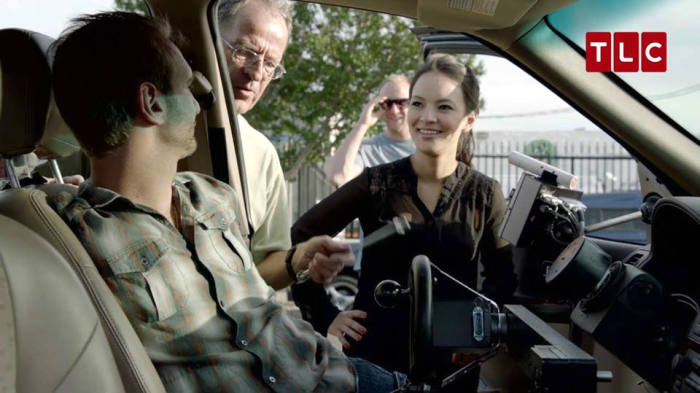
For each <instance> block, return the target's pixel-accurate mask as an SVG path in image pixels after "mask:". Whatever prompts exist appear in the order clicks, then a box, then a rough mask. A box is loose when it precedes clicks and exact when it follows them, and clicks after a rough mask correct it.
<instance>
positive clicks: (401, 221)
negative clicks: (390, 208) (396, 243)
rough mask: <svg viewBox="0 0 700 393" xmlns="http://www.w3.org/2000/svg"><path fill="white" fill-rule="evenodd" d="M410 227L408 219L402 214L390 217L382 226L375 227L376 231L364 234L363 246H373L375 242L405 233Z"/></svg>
mask: <svg viewBox="0 0 700 393" xmlns="http://www.w3.org/2000/svg"><path fill="white" fill-rule="evenodd" d="M410 229H411V224H409V223H408V219H406V217H404V216H396V217H394V218H392V219H391V221H389V222H388V223H386V224H384V225H383V226H382V227H380V228H379V229H377V230H376V231H374V232H372V233H370V234H369V235H367V236H365V240H364V242H363V244H364V245H363V247H364V248H369V247H372V246H374V245H375V244H377V243H381V242H382V241H384V240H386V239H388V238H390V237H391V236H394V235H401V236H403V235H405V234H406V233H408V231H409V230H410Z"/></svg>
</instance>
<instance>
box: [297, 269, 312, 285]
mask: <svg viewBox="0 0 700 393" xmlns="http://www.w3.org/2000/svg"><path fill="white" fill-rule="evenodd" d="M309 277H310V276H309V269H304V270H302V271H300V272H299V273H297V283H299V284H301V283H302V282H304V281H306V280H308V279H309Z"/></svg>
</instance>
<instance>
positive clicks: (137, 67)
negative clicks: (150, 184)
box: [53, 12, 176, 157]
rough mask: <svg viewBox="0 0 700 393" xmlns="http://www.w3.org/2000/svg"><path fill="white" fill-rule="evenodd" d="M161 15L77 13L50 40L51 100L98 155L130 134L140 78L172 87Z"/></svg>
mask: <svg viewBox="0 0 700 393" xmlns="http://www.w3.org/2000/svg"><path fill="white" fill-rule="evenodd" d="M171 36H172V33H171V29H170V26H169V24H168V23H167V22H166V21H163V20H158V19H153V18H151V17H147V16H142V15H138V14H135V13H129V12H103V13H98V14H94V15H81V16H79V17H77V18H75V19H73V20H72V25H71V26H70V27H69V28H68V29H67V30H66V31H64V32H63V34H62V35H61V37H60V38H59V39H58V40H56V42H54V43H53V50H54V51H55V52H54V53H55V57H54V62H53V86H54V94H55V97H56V104H57V106H58V108H59V110H60V112H61V115H62V116H63V118H64V120H65V121H66V123H67V124H68V126H69V127H70V128H71V129H72V130H73V133H74V134H75V136H76V138H77V139H78V141H80V144H81V145H82V147H83V149H85V151H86V152H87V153H88V155H90V156H98V157H99V156H102V155H104V154H106V153H108V152H109V151H110V150H112V149H114V148H116V147H118V146H119V145H121V144H122V143H124V141H126V139H127V138H128V136H129V133H128V131H129V129H130V128H131V126H132V123H133V119H134V115H135V108H136V91H137V89H138V86H139V85H140V84H141V83H143V82H150V83H153V84H154V85H155V86H156V87H157V88H158V89H159V90H161V91H162V92H164V93H169V92H170V91H171V89H172V86H171V83H172V81H171V77H172V73H173V70H174V68H173V59H174V56H175V52H174V51H175V50H176V49H174V46H173V44H172V41H171Z"/></svg>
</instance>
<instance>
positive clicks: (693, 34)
mask: <svg viewBox="0 0 700 393" xmlns="http://www.w3.org/2000/svg"><path fill="white" fill-rule="evenodd" d="M697 4H698V2H697V0H673V1H658V0H615V1H610V0H580V1H578V2H576V3H574V4H572V5H570V6H568V7H566V8H564V9H561V10H559V11H557V12H555V13H553V14H552V15H550V16H549V21H550V23H551V24H552V26H553V27H554V28H555V29H557V30H558V31H559V32H561V33H562V34H564V35H565V36H566V37H567V38H569V39H570V40H571V41H573V42H574V43H576V44H577V45H578V46H580V47H581V48H585V47H586V33H587V32H639V33H642V32H666V33H667V69H666V71H665V72H617V73H615V74H616V75H617V76H618V77H620V78H621V79H622V80H623V81H625V82H626V83H627V84H628V85H629V86H630V87H632V88H633V89H635V90H636V91H637V92H638V93H640V94H641V95H642V96H644V97H645V98H646V99H647V100H649V101H650V102H651V103H652V104H653V105H655V106H656V107H657V108H659V109H660V110H661V111H663V112H665V113H666V114H667V115H668V116H669V117H670V118H672V119H673V120H675V121H676V122H677V123H678V124H680V126H681V127H683V128H685V130H687V131H688V132H689V133H690V134H692V136H693V137H694V138H695V141H696V142H699V141H700V111H698V109H697V104H698V99H700V76H699V74H698V70H699V69H700V56H698V52H700V42H698V40H697V37H698V33H700V29H699V28H698V27H697V26H698V25H697V20H698V19H700V7H698V6H697Z"/></svg>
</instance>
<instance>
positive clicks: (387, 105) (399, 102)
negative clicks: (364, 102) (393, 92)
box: [379, 98, 408, 111]
mask: <svg viewBox="0 0 700 393" xmlns="http://www.w3.org/2000/svg"><path fill="white" fill-rule="evenodd" d="M393 105H396V106H397V107H399V108H405V107H406V105H408V98H396V99H393V100H392V99H389V100H384V101H382V102H380V103H379V106H380V107H381V108H382V110H385V111H388V110H389V109H391V107H392V106H393Z"/></svg>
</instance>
